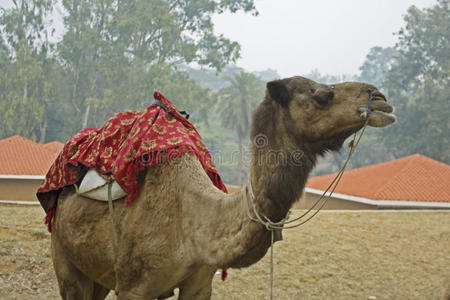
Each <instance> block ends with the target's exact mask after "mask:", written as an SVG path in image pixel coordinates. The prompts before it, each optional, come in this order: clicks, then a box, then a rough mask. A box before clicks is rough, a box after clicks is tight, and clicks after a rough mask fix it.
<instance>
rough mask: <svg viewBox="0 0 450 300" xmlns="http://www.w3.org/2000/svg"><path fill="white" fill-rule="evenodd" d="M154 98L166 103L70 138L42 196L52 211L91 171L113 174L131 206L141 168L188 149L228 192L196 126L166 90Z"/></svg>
mask: <svg viewBox="0 0 450 300" xmlns="http://www.w3.org/2000/svg"><path fill="white" fill-rule="evenodd" d="M154 97H155V99H157V100H159V101H160V102H162V103H163V104H164V105H163V106H161V105H156V104H152V105H150V106H148V107H147V108H146V109H145V111H144V112H137V111H127V112H121V113H118V114H116V115H115V116H113V117H112V118H111V119H109V120H108V121H107V122H106V123H105V125H104V126H103V127H100V128H85V129H83V130H81V131H80V132H78V133H77V134H76V135H75V136H73V137H72V138H71V139H69V140H68V141H67V143H66V144H65V146H64V148H63V150H62V152H61V153H60V154H59V155H58V157H57V158H56V160H55V162H54V163H53V165H52V166H51V168H50V170H49V171H48V173H47V175H46V177H45V180H44V182H43V183H42V185H41V186H40V188H39V190H38V191H37V194H36V195H37V197H38V199H39V201H40V203H41V205H42V207H43V208H44V210H45V211H46V212H47V213H48V211H49V209H51V208H52V207H53V208H54V207H56V204H57V197H58V193H59V192H60V191H61V190H62V188H64V187H65V186H69V185H72V184H74V183H78V182H79V181H80V180H81V179H82V177H83V176H84V174H85V173H86V171H87V170H88V169H94V170H95V171H96V172H98V174H100V175H101V176H102V177H104V178H106V179H108V180H109V179H111V178H113V179H114V180H115V181H116V182H117V184H118V186H119V187H120V188H121V189H122V190H123V191H124V192H125V193H126V200H125V201H126V204H127V205H129V204H130V203H132V201H133V200H134V199H135V198H136V196H137V195H138V193H139V185H138V172H139V171H140V170H144V169H145V168H147V167H151V166H154V165H156V164H159V163H164V162H167V161H169V160H170V159H172V158H174V157H179V156H181V155H183V154H184V153H191V154H194V155H196V156H197V158H198V159H199V161H200V163H201V165H202V166H203V169H204V170H205V172H206V173H207V174H208V175H209V177H210V179H211V181H212V182H213V183H214V185H215V186H216V187H217V188H219V189H221V190H222V191H224V192H227V189H226V187H225V185H224V184H223V182H222V179H221V178H220V176H219V174H218V171H217V169H216V167H215V165H214V162H213V159H212V156H211V154H210V153H209V151H208V149H207V148H206V146H205V144H204V143H203V140H202V138H201V137H200V135H199V133H198V132H197V130H196V129H195V127H194V125H192V123H191V122H189V121H188V120H187V119H186V118H184V117H183V116H181V115H180V114H179V113H178V110H177V108H176V107H175V106H174V105H173V104H172V103H171V102H170V101H169V100H168V99H166V98H165V97H164V96H163V95H162V94H161V93H159V92H155V93H154Z"/></svg>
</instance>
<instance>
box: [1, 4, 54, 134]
mask: <svg viewBox="0 0 450 300" xmlns="http://www.w3.org/2000/svg"><path fill="white" fill-rule="evenodd" d="M12 4H13V6H12V7H11V8H9V9H3V10H2V11H1V13H0V34H1V36H2V43H1V44H2V45H1V47H0V48H1V50H0V51H1V52H2V53H1V56H2V63H1V64H2V71H3V72H2V75H1V76H2V83H1V92H0V97H1V98H2V105H1V107H0V115H1V116H2V123H3V124H4V126H2V130H1V132H0V135H2V136H8V135H12V134H22V135H24V136H27V137H29V138H33V139H36V138H39V139H40V140H41V141H44V140H45V136H46V128H47V125H46V124H47V118H46V109H47V108H48V105H49V99H50V98H51V97H52V96H54V92H53V89H52V82H51V79H50V78H48V77H47V76H46V74H45V72H46V71H48V69H49V68H51V66H52V65H53V62H52V61H51V60H50V52H51V50H52V44H51V43H50V42H49V35H51V34H52V30H51V27H48V28H46V27H45V25H46V23H45V22H46V21H45V20H46V18H47V16H48V15H49V13H51V11H52V5H53V1H52V0H40V1H38V0H34V1H33V0H21V1H19V0H14V1H12Z"/></svg>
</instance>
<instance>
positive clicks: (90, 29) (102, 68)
mask: <svg viewBox="0 0 450 300" xmlns="http://www.w3.org/2000/svg"><path fill="white" fill-rule="evenodd" d="M12 4H13V5H12V6H10V7H8V8H3V9H2V10H1V13H0V17H1V19H0V30H1V32H0V58H1V61H0V64H1V66H2V68H1V71H0V78H1V79H2V80H1V82H0V87H1V90H0V99H1V101H2V105H1V108H0V116H1V117H2V119H3V120H4V124H5V126H4V127H3V128H1V129H0V136H1V137H4V136H9V135H12V134H21V135H24V136H26V137H29V138H32V139H37V140H40V141H42V142H44V141H48V140H54V139H59V140H65V139H67V138H68V137H69V136H71V135H73V134H74V133H75V132H76V131H78V130H79V129H81V128H82V127H86V126H100V125H101V124H103V122H104V121H105V120H106V119H107V118H108V117H110V116H111V115H112V114H113V113H115V112H118V111H123V110H128V109H142V108H144V107H146V106H148V105H149V103H150V102H149V101H150V100H151V99H150V98H151V95H152V93H153V91H154V90H155V89H159V90H161V92H163V93H164V94H165V95H166V96H167V97H169V98H171V99H173V100H174V101H176V102H177V104H178V105H179V106H180V107H183V108H186V109H190V108H195V112H194V113H193V118H194V119H197V120H200V119H203V118H204V117H205V108H204V106H205V103H206V102H208V101H211V93H210V91H208V90H207V89H204V88H201V87H199V86H198V85H197V84H196V83H195V82H194V81H193V80H192V79H190V78H189V77H188V75H187V74H186V72H184V71H183V70H182V69H181V68H180V66H181V65H185V64H189V63H196V64H197V65H200V66H206V67H211V68H215V69H216V70H221V69H222V68H223V67H224V66H225V65H227V64H229V63H231V62H234V61H235V60H236V59H237V58H238V57H239V50H240V47H239V45H238V44H237V43H236V42H233V41H231V40H229V39H227V38H226V37H224V36H223V35H216V34H215V33H214V27H213V23H212V21H211V18H212V16H213V15H214V14H220V13H223V12H225V11H231V12H237V11H244V12H250V13H253V14H256V13H257V12H256V10H255V7H254V3H253V0H227V1H222V0H220V1H219V0H200V1H179V0H154V1H153V0H152V1H147V0H129V1H123V0H60V1H57V0H12ZM56 6H60V7H61V8H62V15H63V24H64V33H63V35H62V38H61V39H60V40H58V41H57V42H54V43H51V42H50V40H52V41H55V38H53V39H51V38H49V37H50V36H51V34H52V33H53V32H54V31H55V30H54V27H53V25H52V24H51V23H49V20H50V19H51V17H50V16H51V13H52V11H53V9H54V8H55V7H56Z"/></svg>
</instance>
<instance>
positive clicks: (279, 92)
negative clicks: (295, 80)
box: [267, 80, 292, 106]
mask: <svg viewBox="0 0 450 300" xmlns="http://www.w3.org/2000/svg"><path fill="white" fill-rule="evenodd" d="M267 91H268V92H269V96H270V98H272V99H273V100H274V101H277V102H278V103H280V104H281V105H282V106H285V105H287V104H288V103H289V100H291V97H292V95H291V92H290V91H289V88H288V87H287V86H286V81H285V80H274V81H270V82H268V83H267Z"/></svg>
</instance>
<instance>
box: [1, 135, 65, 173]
mask: <svg viewBox="0 0 450 300" xmlns="http://www.w3.org/2000/svg"><path fill="white" fill-rule="evenodd" d="M49 144H50V145H49ZM49 144H46V145H41V144H38V143H35V142H33V141H31V140H28V139H26V138H24V137H22V136H20V135H15V136H11V137H9V138H6V139H2V140H0V174H1V175H45V174H46V173H47V171H48V169H49V168H50V166H51V165H52V163H53V161H54V160H55V158H56V156H57V155H58V153H59V150H57V147H56V144H54V143H49Z"/></svg>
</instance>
